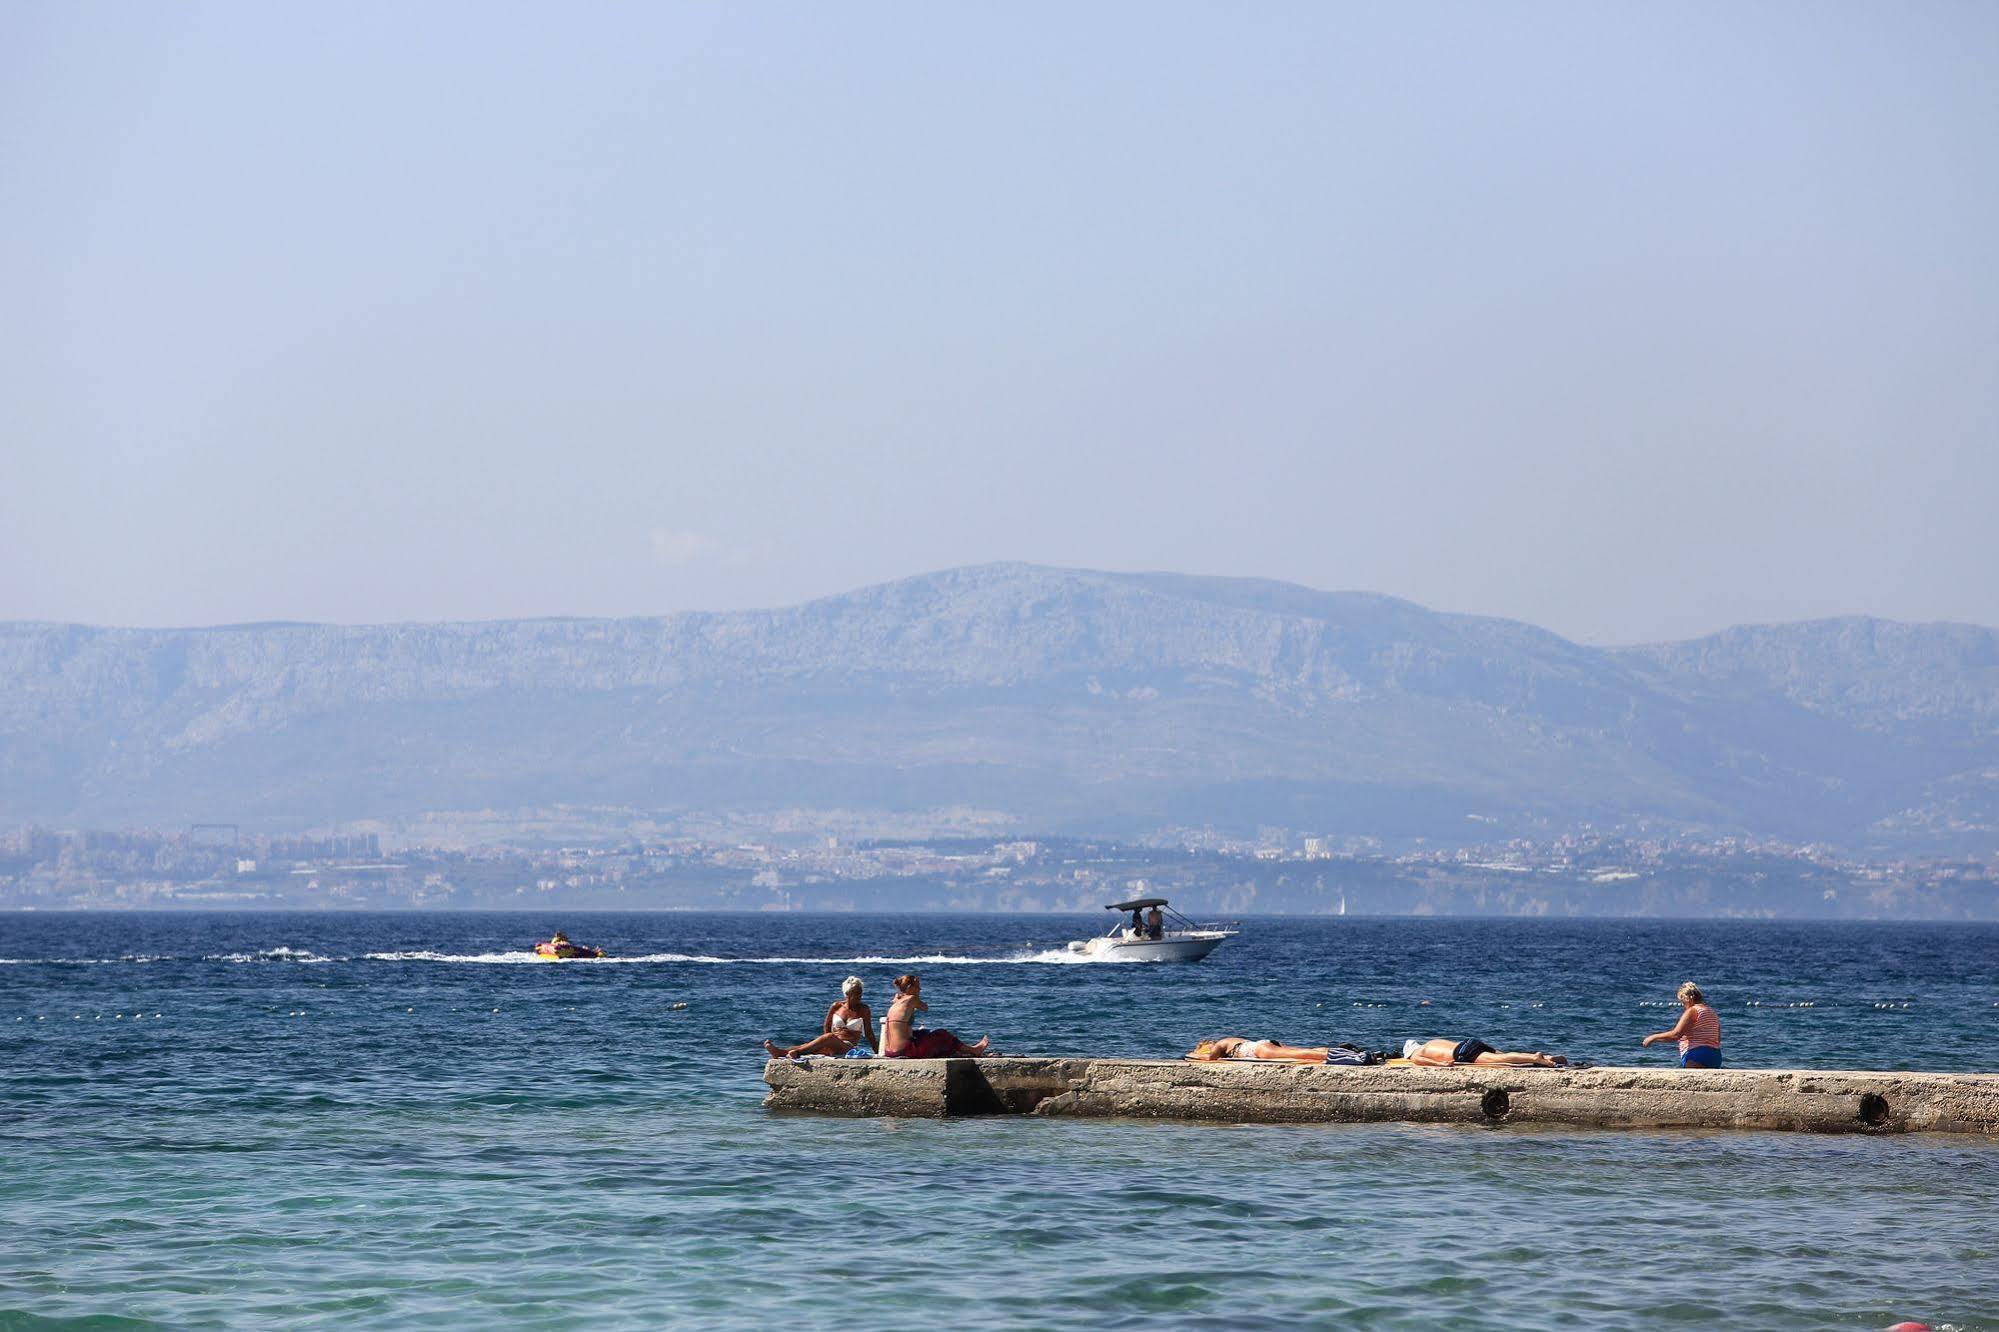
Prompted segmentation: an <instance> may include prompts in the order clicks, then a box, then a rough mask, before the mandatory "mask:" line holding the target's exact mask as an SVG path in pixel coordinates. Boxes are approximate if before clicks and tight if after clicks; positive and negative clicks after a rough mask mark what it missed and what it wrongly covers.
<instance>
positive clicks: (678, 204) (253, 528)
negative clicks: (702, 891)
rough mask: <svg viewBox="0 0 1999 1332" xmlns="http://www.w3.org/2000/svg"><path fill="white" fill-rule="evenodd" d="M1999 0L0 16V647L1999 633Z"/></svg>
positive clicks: (121, 9)
mask: <svg viewBox="0 0 1999 1332" xmlns="http://www.w3.org/2000/svg"><path fill="white" fill-rule="evenodd" d="M1995 67H1999V6H1995V5H1992V4H1990V3H1985V2H1984V0H1967V2H1966V3H1911V4H1905V5H1881V4H1874V3H1837V2H1827V3H1801V4H1784V3H1758V4H1748V5H1744V4H1739V3H1732V2H1731V3H1708V4H1688V5H1673V6H1663V5H1638V4H1597V3H1588V4H1570V5H1563V4H1542V5H1508V6H1492V5H1473V4H1455V5H1454V4H1442V5H1433V6H1421V7H1413V6H1391V5H1367V6H1364V5H1358V4H1325V3H1312V4H1302V5H1287V4H1263V5H1257V6H1253V7H1243V6H1212V5H1191V4H1172V3H1160V2H1158V0H1153V2H1150V3H1143V4H1115V3H1102V4H1092V5H1086V6H1075V5H1054V4H1021V5H998V4H960V5H935V4H906V5H866V6H831V5H811V6H806V5H797V6H786V5H755V6H739V5H720V4H702V5H683V6H675V5H665V4H655V3H644V4H632V5H625V4H617V3H609V2H608V0H598V2H595V3H585V4H580V5H556V4H541V5H509V4H501V3H478V4H449V3H430V4H424V5H404V4H370V3H352V4H342V5H339V6H332V5H325V6H302V5H267V4H242V5H231V4H202V3H181V4H173V5H131V4H122V3H120V4H108V3H97V2H94V0H74V2H66V3H61V4H56V3H27V2H25V0H0V619H38V620H61V621H81V622H87V623H98V624H131V625H186V624H213V623H235V622H245V621H260V620H330V621H341V622H378V621H397V620H436V619H494V618H505V617H514V616H541V615H651V614H663V613H667V612H672V611H677V610H686V609H723V608H737V607H750V606H770V605H783V604H789V603H793V602H798V601H803V600H806V599H809V598H812V597H817V596H824V595H830V594H835V593H838V592H842V591H845V590H849V589H851V588H854V587H857V586H861V585H864V584H868V583H874V582H881V581H886V580H889V579H893V578H898V577H904V576H907V575H911V574H918V573H923V572H926V571H930V570H935V569H940V568H947V567H951V566H955V565H963V564H976V563H983V562H986V561H992V560H1026V561H1031V562H1035V563H1042V564H1055V565H1072V566H1081V567H1089V568H1105V569H1121V570H1137V569H1150V570H1172V571H1177V572H1184V573H1201V574H1226V575H1246V576H1258V577H1267V578H1278V579H1285V580H1289V581H1293V582H1299V583H1304V584H1308V585H1311V586H1315V587H1320V588H1328V589H1359V590H1368V591H1376V592H1385V593H1391V594H1394V595H1397V596H1402V597H1407V598H1410V599H1412V600H1415V601H1418V602H1421V603H1423V604H1425V605H1429V606H1433V607H1436V608H1438V609H1441V610H1452V611H1466V612H1476V613H1481V614H1489V615H1501V616H1507V617H1512V618H1517V619H1523V620H1527V621H1531V622H1533V623H1536V624H1540V625H1543V626H1546V627H1548V628H1550V629H1553V630H1555V631H1557V632H1559V633H1562V634H1566V635H1568V636H1570V637H1572V638H1576V639H1578V640H1581V641H1585V642H1594V643H1615V642H1636V641H1648V640H1656V639H1666V638H1679V637H1688V636H1693V635H1696V634H1701V633H1706V632H1710V631H1713V630H1715V629H1719V628H1721V627H1724V626H1726V625H1728V624H1732V623H1741V622H1753V621H1773V620H1793V619H1803V618H1810V617H1816V616H1824V615H1837V614H1872V615H1880V616H1886V617H1890V618H1896V619H1908V620H1931V619H1948V620H1964V621H1971V622H1975V623H1981V624H1987V625H1999V521H1996V520H1999V258H1995V254H1999V245H1996V244H1995V241H1994V237H1999V151H1995V147H1994V145H1995V144H1999V80H1995V79H1994V78H1993V77H1992V76H1991V71H1992V70H1993V69H1994V68H1995Z"/></svg>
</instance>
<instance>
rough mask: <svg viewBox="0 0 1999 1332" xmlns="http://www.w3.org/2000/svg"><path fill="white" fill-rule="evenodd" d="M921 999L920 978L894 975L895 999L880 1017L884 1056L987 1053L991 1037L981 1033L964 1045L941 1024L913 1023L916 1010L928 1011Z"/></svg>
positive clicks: (942, 1056)
mask: <svg viewBox="0 0 1999 1332" xmlns="http://www.w3.org/2000/svg"><path fill="white" fill-rule="evenodd" d="M929 1011H930V1005H928V1004H926V1003H924V1002H923V981H922V980H921V979H920V978H918V977H917V976H916V974H915V973H914V972H912V973H910V974H909V975H906V976H897V977H896V978H895V1002H894V1003H892V1004H890V1005H889V1006H888V1015H887V1016H886V1017H884V1018H883V1019H882V1046H881V1054H882V1058H884V1059H954V1058H977V1057H978V1056H979V1055H982V1054H984V1053H986V1049H987V1047H988V1046H989V1045H990V1044H991V1043H992V1037H990V1036H981V1037H979V1039H978V1042H977V1043H976V1044H973V1045H967V1044H965V1043H964V1042H963V1041H961V1040H959V1039H958V1038H957V1037H956V1036H953V1035H952V1034H951V1033H950V1032H948V1031H944V1030H942V1029H941V1028H940V1029H936V1030H931V1029H929V1028H925V1027H919V1026H916V1025H915V1022H916V1015H917V1014H918V1013H927V1012H929Z"/></svg>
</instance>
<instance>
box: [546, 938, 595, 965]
mask: <svg viewBox="0 0 1999 1332" xmlns="http://www.w3.org/2000/svg"><path fill="white" fill-rule="evenodd" d="M602 956H604V950H603V949H601V948H592V947H591V946H590V945H588V944H579V943H571V942H569V940H567V939H549V940H547V941H545V942H542V943H538V944H536V945H535V946H534V957H535V961H537V962H579V961H588V960H591V959H594V958H600V957H602Z"/></svg>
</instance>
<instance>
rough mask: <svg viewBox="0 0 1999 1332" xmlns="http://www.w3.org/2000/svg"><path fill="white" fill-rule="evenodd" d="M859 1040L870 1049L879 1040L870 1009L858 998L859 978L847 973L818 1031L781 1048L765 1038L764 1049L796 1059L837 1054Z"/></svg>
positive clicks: (876, 1047)
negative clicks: (844, 981) (806, 1038)
mask: <svg viewBox="0 0 1999 1332" xmlns="http://www.w3.org/2000/svg"><path fill="white" fill-rule="evenodd" d="M862 1041H866V1042H867V1043H868V1049H870V1050H880V1049H881V1042H880V1041H879V1040H877V1039H876V1037H875V1015H874V1012H873V1011H872V1010H871V1009H869V1007H868V1006H867V1005H866V1004H864V1003H862V1002H861V978H860V977H859V976H849V977H847V983H846V984H845V985H843V986H841V987H840V999H839V1002H837V1003H835V1004H834V1005H833V1006H832V1007H830V1008H828V1009H827V1010H826V1020H825V1021H824V1022H822V1023H820V1024H819V1035H817V1036H814V1037H813V1038H812V1039H811V1040H809V1041H806V1042H805V1043H804V1044H802V1045H794V1046H792V1047H791V1048H790V1049H784V1048H783V1047H781V1046H779V1045H778V1044H777V1042H775V1041H765V1042H764V1051H765V1052H766V1053H767V1054H769V1055H770V1057H771V1058H772V1059H797V1058H800V1057H801V1056H804V1055H815V1054H817V1055H832V1056H834V1057H835V1058H838V1057H839V1056H841V1055H844V1054H846V1053H847V1051H849V1050H851V1049H853V1048H854V1047H856V1046H858V1045H859V1044H860V1043H861V1042H862Z"/></svg>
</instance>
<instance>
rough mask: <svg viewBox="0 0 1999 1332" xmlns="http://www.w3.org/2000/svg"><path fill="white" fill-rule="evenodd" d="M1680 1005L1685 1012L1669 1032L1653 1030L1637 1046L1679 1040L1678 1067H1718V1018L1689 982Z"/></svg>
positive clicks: (1684, 986)
mask: <svg viewBox="0 0 1999 1332" xmlns="http://www.w3.org/2000/svg"><path fill="white" fill-rule="evenodd" d="M1680 1003H1681V1004H1682V1005H1684V1007H1685V1011H1684V1012H1682V1013H1681V1014H1680V1020H1679V1021H1678V1022H1677V1023H1675V1024H1674V1025H1673V1029H1672V1030H1671V1031H1655V1032H1653V1033H1652V1034H1651V1035H1650V1036H1647V1037H1646V1038H1645V1039H1644V1040H1642V1041H1640V1042H1638V1043H1639V1044H1640V1045H1650V1044H1652V1042H1654V1041H1678V1042H1679V1043H1680V1067H1681V1068H1720V1067H1721V1019H1720V1018H1718V1017H1716V1016H1715V1012H1714V1010H1713V1009H1712V1008H1709V1007H1708V1006H1707V996H1706V995H1704V994H1702V993H1701V987H1700V986H1698V985H1696V984H1694V983H1693V982H1692V981H1688V982H1687V983H1686V984H1685V985H1682V986H1681V987H1680Z"/></svg>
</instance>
